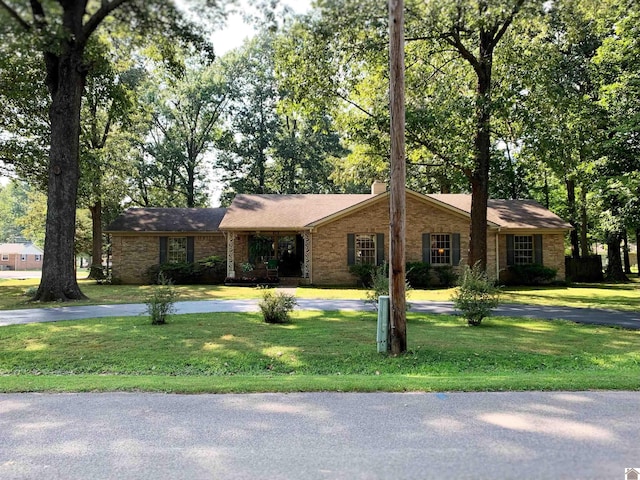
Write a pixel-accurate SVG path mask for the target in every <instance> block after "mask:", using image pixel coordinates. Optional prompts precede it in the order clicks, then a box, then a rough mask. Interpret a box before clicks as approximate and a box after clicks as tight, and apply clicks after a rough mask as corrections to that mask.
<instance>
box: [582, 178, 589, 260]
mask: <svg viewBox="0 0 640 480" xmlns="http://www.w3.org/2000/svg"><path fill="white" fill-rule="evenodd" d="M588 228H589V217H588V216H587V189H586V188H584V186H583V187H582V188H581V189H580V252H581V254H582V257H583V258H587V257H588V256H589V255H590V254H591V252H590V248H589V240H588V239H587V230H588Z"/></svg>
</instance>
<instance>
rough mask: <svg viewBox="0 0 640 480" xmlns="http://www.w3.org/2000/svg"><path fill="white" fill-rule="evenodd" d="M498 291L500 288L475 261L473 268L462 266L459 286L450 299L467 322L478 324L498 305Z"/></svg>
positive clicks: (472, 324)
mask: <svg viewBox="0 0 640 480" xmlns="http://www.w3.org/2000/svg"><path fill="white" fill-rule="evenodd" d="M499 293H500V289H499V288H498V287H496V286H495V285H494V283H493V281H492V280H490V279H489V278H488V277H487V273H486V272H485V271H484V270H483V269H482V268H481V267H480V264H479V263H476V264H475V265H474V266H473V268H469V266H465V267H464V270H463V272H462V279H461V282H460V286H459V287H458V289H457V290H456V292H455V293H454V295H453V296H452V298H451V299H452V300H453V304H454V305H455V307H456V308H457V309H458V310H460V311H461V312H462V315H463V316H464V318H466V319H467V323H468V324H469V325H471V326H478V325H480V323H481V322H482V319H483V318H485V317H487V316H489V315H490V314H491V310H493V309H494V308H496V307H497V306H498V302H499V297H498V296H499Z"/></svg>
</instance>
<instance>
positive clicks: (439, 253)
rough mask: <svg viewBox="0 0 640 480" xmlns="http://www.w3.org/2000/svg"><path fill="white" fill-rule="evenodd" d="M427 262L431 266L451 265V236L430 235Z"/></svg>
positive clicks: (441, 234) (445, 234) (447, 234)
mask: <svg viewBox="0 0 640 480" xmlns="http://www.w3.org/2000/svg"><path fill="white" fill-rule="evenodd" d="M429 260H430V262H429V263H431V265H433V266H441V265H452V264H453V235H452V234H451V233H432V234H431V236H430V246H429Z"/></svg>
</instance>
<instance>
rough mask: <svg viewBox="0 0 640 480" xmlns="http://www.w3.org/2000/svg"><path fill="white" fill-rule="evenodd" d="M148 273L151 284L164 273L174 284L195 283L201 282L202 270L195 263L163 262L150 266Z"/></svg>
mask: <svg viewBox="0 0 640 480" xmlns="http://www.w3.org/2000/svg"><path fill="white" fill-rule="evenodd" d="M146 275H147V279H148V281H149V283H150V284H156V283H157V281H158V278H159V276H160V275H162V276H164V277H165V278H166V279H167V280H171V282H172V283H173V284H174V285H193V284H197V283H200V279H201V277H202V272H201V270H200V269H199V268H198V265H196V264H195V263H188V262H182V263H163V264H160V265H152V266H151V267H149V268H148V269H147V272H146Z"/></svg>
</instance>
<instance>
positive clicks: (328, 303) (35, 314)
mask: <svg viewBox="0 0 640 480" xmlns="http://www.w3.org/2000/svg"><path fill="white" fill-rule="evenodd" d="M410 303H411V310H412V311H414V312H423V313H446V314H453V313H455V309H454V308H453V304H452V303H451V302H418V301H412V302H410ZM176 307H177V312H176V313H179V314H182V313H210V312H256V311H258V300H201V301H190V302H177V303H176ZM145 309H146V307H145V305H143V304H123V305H89V306H62V307H52V308H34V309H27V310H1V311H0V326H4V325H12V324H20V323H35V322H59V321H62V320H79V319H83V318H98V317H114V316H120V317H121V316H136V315H142V314H144V312H145ZM297 309H299V310H372V307H371V305H368V304H365V303H364V302H363V301H361V300H311V299H298V306H297ZM494 315H502V316H515V317H527V318H542V319H564V320H570V321H573V322H578V323H590V324H601V325H617V326H621V327H624V328H629V329H635V330H639V329H640V312H619V311H614V310H599V309H592V308H568V307H540V306H534V305H515V304H505V305H500V307H498V308H497V309H496V310H495V311H494Z"/></svg>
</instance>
